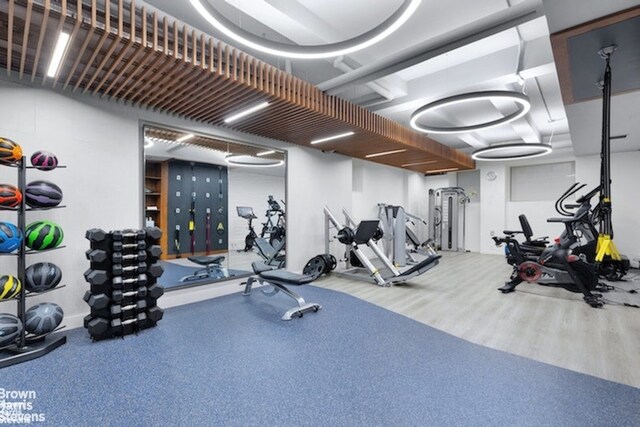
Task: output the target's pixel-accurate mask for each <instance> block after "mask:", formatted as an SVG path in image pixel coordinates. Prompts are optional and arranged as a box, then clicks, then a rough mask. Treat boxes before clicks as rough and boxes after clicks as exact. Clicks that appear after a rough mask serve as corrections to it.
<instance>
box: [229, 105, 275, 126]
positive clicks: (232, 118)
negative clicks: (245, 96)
mask: <svg viewBox="0 0 640 427" xmlns="http://www.w3.org/2000/svg"><path fill="white" fill-rule="evenodd" d="M268 106H269V103H268V102H263V103H261V104H258V105H255V106H253V107H251V108H247V109H246V110H243V111H240V112H239V113H237V114H234V115H233V116H230V117H227V118H226V119H224V122H225V123H233V122H236V121H238V120H240V119H242V118H244V117H246V116H248V115H249V114H253V113H255V112H257V111H260V110H262V109H264V108H267V107H268Z"/></svg>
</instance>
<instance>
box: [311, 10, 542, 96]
mask: <svg viewBox="0 0 640 427" xmlns="http://www.w3.org/2000/svg"><path fill="white" fill-rule="evenodd" d="M541 16H544V10H543V7H542V2H541V1H540V0H525V1H523V2H522V3H519V4H517V5H515V6H512V7H510V8H506V9H503V10H501V11H499V12H496V13H493V14H491V15H489V16H486V17H484V18H481V19H479V20H477V21H475V22H472V23H470V24H467V25H465V26H463V27H460V28H456V29H455V30H453V31H450V32H447V33H445V34H442V35H440V36H437V37H433V38H432V39H430V40H427V41H425V42H422V43H419V44H417V45H415V46H412V47H410V48H408V49H405V50H403V51H400V52H398V53H396V54H392V55H389V56H388V57H386V58H384V59H382V60H380V61H376V62H373V63H370V64H367V65H365V66H363V67H360V68H358V69H357V70H355V71H352V72H350V73H347V74H343V75H341V76H338V77H335V78H333V79H331V80H328V81H326V82H324V83H321V84H319V85H318V87H319V88H320V89H321V90H323V91H326V92H327V93H329V94H337V93H340V92H342V91H344V90H345V89H348V88H350V87H353V86H354V85H358V84H364V83H367V82H370V81H372V80H377V79H379V78H381V77H385V76H388V75H390V74H393V73H396V72H398V71H401V70H404V69H406V68H409V67H411V66H413V65H416V64H420V63H422V62H424V61H426V60H428V59H431V58H434V57H436V56H439V55H442V54H443V53H446V52H449V51H451V50H453V49H457V48H459V47H462V46H465V45H468V44H470V43H473V42H475V41H478V40H481V39H484V38H486V37H489V36H491V35H494V34H497V33H500V32H502V31H505V30H508V29H510V28H513V27H515V26H517V25H520V24H524V23H526V22H529V21H531V20H533V19H536V18H539V17H541Z"/></svg>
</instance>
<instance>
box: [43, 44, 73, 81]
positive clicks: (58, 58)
mask: <svg viewBox="0 0 640 427" xmlns="http://www.w3.org/2000/svg"><path fill="white" fill-rule="evenodd" d="M70 38H71V36H69V34H67V33H60V35H59V36H58V41H57V42H56V47H55V48H54V49H53V55H52V56H51V62H49V68H48V69H47V77H52V78H53V77H55V76H56V75H57V74H58V69H59V68H60V63H61V62H62V57H63V56H64V52H65V51H66V50H67V45H68V44H69V39H70Z"/></svg>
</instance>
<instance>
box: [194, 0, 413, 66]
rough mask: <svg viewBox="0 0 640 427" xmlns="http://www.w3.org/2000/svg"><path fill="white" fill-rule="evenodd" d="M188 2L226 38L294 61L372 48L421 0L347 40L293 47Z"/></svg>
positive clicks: (201, 2)
mask: <svg viewBox="0 0 640 427" xmlns="http://www.w3.org/2000/svg"><path fill="white" fill-rule="evenodd" d="M190 1H191V4H192V5H193V7H194V8H195V9H196V10H197V11H198V12H199V13H200V15H202V16H203V17H204V18H205V19H206V20H207V21H208V22H209V23H210V24H211V25H212V26H213V27H215V28H216V29H217V30H219V31H220V32H222V33H223V34H225V35H226V36H227V37H230V38H231V39H233V40H235V41H237V42H238V43H241V44H242V45H244V46H247V47H249V48H252V49H255V50H258V51H260V52H264V53H268V54H271V55H276V56H282V57H285V58H294V59H322V58H332V57H336V56H340V55H346V54H348V53H352V52H356V51H358V50H362V49H365V48H367V47H369V46H372V45H374V44H376V43H378V42H379V41H381V40H383V39H385V38H386V37H388V36H389V35H390V34H392V33H393V32H394V31H396V30H397V29H398V28H400V27H401V26H402V25H403V24H404V23H405V22H406V21H407V20H408V19H409V18H410V17H411V15H413V14H414V12H415V11H416V9H417V8H418V6H419V5H420V3H421V2H422V0H404V2H403V3H402V5H401V6H400V7H399V8H398V9H397V10H396V11H395V12H394V13H393V14H392V15H391V16H390V17H389V18H387V19H386V20H385V21H384V22H383V23H381V24H380V25H378V26H377V27H375V28H374V29H372V30H369V31H367V32H366V33H363V34H360V35H359V36H356V37H353V38H351V39H348V40H344V41H341V42H338V43H330V44H324V45H311V46H309V45H306V46H297V45H291V44H286V43H278V42H275V41H271V40H266V39H264V38H262V37H258V36H256V35H255V34H253V33H250V32H248V31H245V30H243V29H242V28H240V27H239V26H237V25H235V24H234V23H233V22H231V21H230V20H228V19H227V18H225V17H224V16H223V15H222V14H221V13H220V12H218V11H217V10H216V9H215V8H214V7H213V6H212V5H211V4H210V3H209V2H208V0H190Z"/></svg>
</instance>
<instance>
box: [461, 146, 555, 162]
mask: <svg viewBox="0 0 640 427" xmlns="http://www.w3.org/2000/svg"><path fill="white" fill-rule="evenodd" d="M552 151H553V148H551V146H550V145H549V144H538V143H530V142H518V143H515V144H500V145H494V146H491V147H487V148H481V149H480V150H476V151H474V152H473V154H472V155H471V158H472V159H473V160H482V161H486V162H499V161H503V160H522V159H532V158H534V157H542V156H546V155H547V154H549V153H551V152H552Z"/></svg>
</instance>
